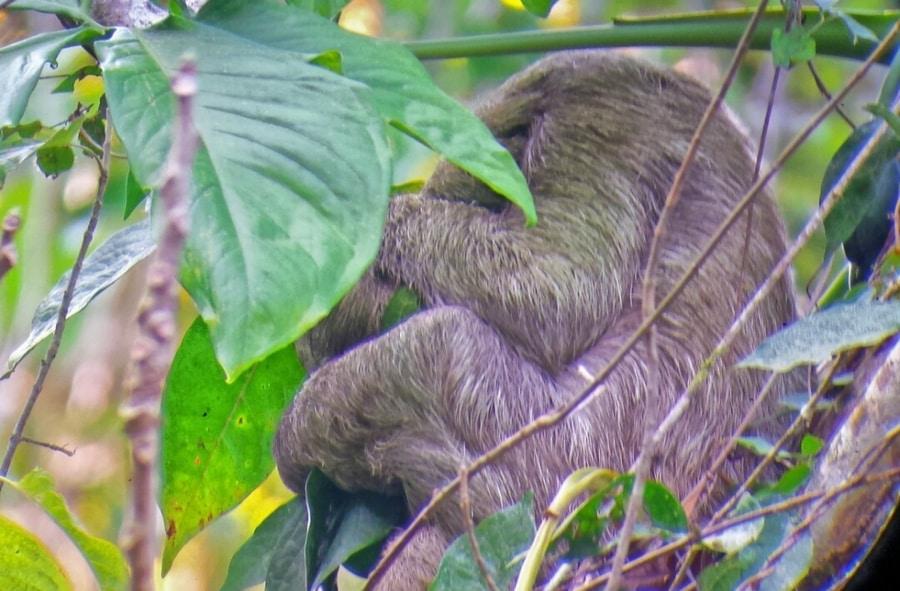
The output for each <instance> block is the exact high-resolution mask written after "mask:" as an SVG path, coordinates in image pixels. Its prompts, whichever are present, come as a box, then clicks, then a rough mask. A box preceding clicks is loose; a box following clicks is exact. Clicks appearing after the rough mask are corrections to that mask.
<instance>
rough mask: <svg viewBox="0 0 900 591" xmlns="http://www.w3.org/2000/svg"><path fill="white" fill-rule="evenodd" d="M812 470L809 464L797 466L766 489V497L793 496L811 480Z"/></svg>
mask: <svg viewBox="0 0 900 591" xmlns="http://www.w3.org/2000/svg"><path fill="white" fill-rule="evenodd" d="M810 472H811V469H810V467H809V465H808V464H797V465H796V466H793V467H791V468H790V469H789V470H787V471H786V472H785V473H784V474H782V475H781V477H780V478H779V479H778V482H776V483H775V484H773V485H772V486H770V487H767V488H766V489H765V493H766V497H767V498H768V497H769V496H771V495H780V496H782V497H786V496H788V495H792V494H794V493H795V492H797V491H798V490H800V487H802V486H803V485H804V484H806V482H807V481H808V480H809V474H810Z"/></svg>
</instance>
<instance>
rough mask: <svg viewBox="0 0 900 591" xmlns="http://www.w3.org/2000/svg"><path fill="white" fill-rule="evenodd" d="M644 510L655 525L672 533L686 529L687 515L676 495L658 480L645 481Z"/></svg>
mask: <svg viewBox="0 0 900 591" xmlns="http://www.w3.org/2000/svg"><path fill="white" fill-rule="evenodd" d="M644 510H645V511H647V515H648V516H649V517H650V522H651V523H652V524H653V525H655V526H656V527H659V528H661V529H664V530H666V531H669V532H673V533H682V532H686V531H687V530H688V521H687V515H685V512H684V508H683V507H682V506H681V503H680V502H679V501H678V497H677V496H675V494H673V493H672V491H670V490H669V489H668V488H666V487H665V486H664V485H662V484H660V483H659V482H656V481H654V480H648V481H647V483H646V485H645V487H644Z"/></svg>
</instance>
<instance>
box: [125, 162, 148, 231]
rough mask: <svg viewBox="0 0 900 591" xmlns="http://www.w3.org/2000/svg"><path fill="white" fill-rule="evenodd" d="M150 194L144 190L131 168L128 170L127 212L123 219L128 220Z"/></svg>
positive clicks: (126, 189)
mask: <svg viewBox="0 0 900 591" xmlns="http://www.w3.org/2000/svg"><path fill="white" fill-rule="evenodd" d="M149 194H150V192H149V191H147V190H146V189H144V188H143V187H142V186H141V184H140V183H139V182H138V180H137V179H136V178H134V172H132V170H131V168H130V167H129V168H128V177H127V178H126V179H125V210H124V212H123V215H122V218H123V219H126V220H127V219H128V218H129V217H131V214H132V213H134V210H135V209H137V208H138V206H139V205H140V204H141V203H143V202H144V199H146V198H147V195H149Z"/></svg>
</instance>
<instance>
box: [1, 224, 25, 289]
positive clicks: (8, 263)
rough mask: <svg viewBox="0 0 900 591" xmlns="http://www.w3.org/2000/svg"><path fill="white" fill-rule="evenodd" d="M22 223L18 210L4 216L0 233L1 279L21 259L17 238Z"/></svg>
mask: <svg viewBox="0 0 900 591" xmlns="http://www.w3.org/2000/svg"><path fill="white" fill-rule="evenodd" d="M21 223H22V218H20V217H19V212H18V211H11V212H9V213H8V214H7V215H6V217H5V218H3V228H2V231H3V233H2V234H0V280H2V279H3V277H4V276H5V275H6V274H7V273H9V270H10V269H12V268H13V267H15V266H16V262H18V260H19V257H18V253H16V243H15V238H16V232H17V231H18V229H19V225H20V224H21Z"/></svg>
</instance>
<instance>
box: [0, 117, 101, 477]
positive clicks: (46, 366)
mask: <svg viewBox="0 0 900 591" xmlns="http://www.w3.org/2000/svg"><path fill="white" fill-rule="evenodd" d="M112 133H113V132H112V125H111V123H110V122H109V120H108V119H107V124H106V137H105V138H104V140H103V157H102V158H100V159H97V160H96V161H97V166H98V167H99V169H100V178H99V180H98V181H97V198H96V199H95V200H94V206H93V208H92V209H91V217H90V218H88V223H87V227H86V228H85V229H84V235H83V236H82V237H81V247H80V248H79V249H78V255H77V256H76V257H75V263H74V264H73V265H72V271H71V273H70V274H69V281H68V282H67V283H66V289H65V290H64V291H63V296H62V301H61V302H60V304H59V311H58V312H57V314H56V325H55V326H54V328H53V338H52V339H51V340H50V347H49V348H48V349H47V353H46V355H44V358H43V359H42V360H41V367H40V369H39V370H38V375H37V378H35V380H34V384H33V385H32V387H31V392H30V393H29V394H28V398H27V399H26V400H25V406H24V407H23V408H22V412H21V413H19V418H18V419H17V420H16V425H15V427H13V431H12V433H10V435H9V445H8V446H7V448H6V454H5V455H4V456H3V462H2V463H0V476H7V475H8V474H9V467H10V465H12V460H13V456H14V455H15V453H16V449H17V448H18V446H19V443H21V441H22V435H23V433H24V432H25V426H26V425H27V424H28V419H29V417H31V411H32V410H34V405H35V404H36V403H37V400H38V397H39V396H40V394H41V391H42V390H43V388H44V380H46V379H47V374H48V373H50V366H51V365H53V360H54V359H56V354H57V353H58V352H59V344H60V342H61V341H62V335H63V330H64V329H65V326H66V317H67V316H68V314H69V306H70V305H71V304H72V296H73V294H74V293H75V285H76V283H77V282H78V276H79V275H81V267H82V265H83V264H84V259H85V257H86V256H87V251H88V247H89V246H90V244H91V241H92V240H93V238H94V230H96V228H97V221H98V220H99V219H100V208H101V207H102V205H103V194H104V193H105V192H106V185H107V183H108V182H109V152H110V142H111V141H112V139H111V138H112ZM2 487H3V483H2V482H0V489H2Z"/></svg>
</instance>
